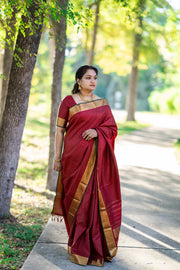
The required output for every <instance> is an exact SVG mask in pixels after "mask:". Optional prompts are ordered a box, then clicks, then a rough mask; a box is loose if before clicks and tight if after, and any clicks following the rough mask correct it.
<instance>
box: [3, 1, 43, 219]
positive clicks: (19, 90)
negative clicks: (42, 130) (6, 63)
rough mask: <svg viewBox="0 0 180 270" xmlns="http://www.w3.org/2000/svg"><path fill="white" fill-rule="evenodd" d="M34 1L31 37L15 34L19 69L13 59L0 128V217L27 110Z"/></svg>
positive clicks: (34, 53)
mask: <svg viewBox="0 0 180 270" xmlns="http://www.w3.org/2000/svg"><path fill="white" fill-rule="evenodd" d="M38 8H39V5H38V4H37V1H32V4H31V5H30V6H29V7H28V11H29V15H30V17H31V23H32V26H34V29H35V30H34V31H35V32H34V34H33V35H30V33H31V32H30V29H29V28H26V29H25V36H24V35H23V34H22V32H21V31H19V33H18V36H17V40H16V46H15V51H14V54H15V55H17V56H18V57H20V59H21V60H22V61H23V67H19V65H17V62H16V60H15V57H13V61H12V66H11V71H10V77H9V85H8V93H7V97H6V104H5V109H4V112H3V117H2V125H1V129H0V138H1V144H0V153H1V155H0V216H1V217H2V216H8V215H9V210H10V202H11V197H12V190H13V186H14V179H15V174H16V170H17V165H18V160H19V151H20V145H21V139H22V134H23V129H24V125H25V119H26V114H27V108H28V101H29V93H30V87H31V79H32V74H33V69H34V66H35V62H36V56H37V52H38V47H39V42H40V37H41V28H42V20H43V19H42V18H41V17H39V18H41V23H39V24H36V23H35V18H34V13H35V11H38ZM27 22H28V17H25V16H22V23H25V24H26V23H27Z"/></svg>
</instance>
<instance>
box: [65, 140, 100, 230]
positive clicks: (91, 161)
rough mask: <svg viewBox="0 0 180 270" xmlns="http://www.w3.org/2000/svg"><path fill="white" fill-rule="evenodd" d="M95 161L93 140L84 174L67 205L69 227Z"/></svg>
mask: <svg viewBox="0 0 180 270" xmlns="http://www.w3.org/2000/svg"><path fill="white" fill-rule="evenodd" d="M95 161H96V146H95V141H94V144H93V147H92V151H91V155H90V158H89V160H88V163H87V166H86V169H85V171H84V174H83V176H82V178H81V181H80V182H79V185H78V187H77V190H76V193H75V195H74V198H73V200H72V202H71V205H70V207H69V211H68V214H67V220H68V224H69V226H70V227H71V226H72V223H73V219H74V217H75V214H76V212H77V210H78V208H79V206H80V203H81V201H82V198H83V196H84V192H85V191H86V188H87V185H88V183H89V181H90V177H91V174H92V172H93V169H94V165H95Z"/></svg>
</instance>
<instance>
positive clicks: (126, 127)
mask: <svg viewBox="0 0 180 270" xmlns="http://www.w3.org/2000/svg"><path fill="white" fill-rule="evenodd" d="M117 126H118V135H123V134H126V133H129V132H132V131H135V130H139V129H143V128H147V127H149V126H150V125H149V124H146V123H139V122H136V121H128V122H122V123H117Z"/></svg>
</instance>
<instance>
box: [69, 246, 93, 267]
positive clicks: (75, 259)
mask: <svg viewBox="0 0 180 270" xmlns="http://www.w3.org/2000/svg"><path fill="white" fill-rule="evenodd" d="M68 254H69V255H71V262H73V263H77V264H81V265H87V263H88V260H89V258H87V257H83V256H80V255H77V254H71V247H70V246H68Z"/></svg>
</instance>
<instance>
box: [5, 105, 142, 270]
mask: <svg viewBox="0 0 180 270" xmlns="http://www.w3.org/2000/svg"><path fill="white" fill-rule="evenodd" d="M43 106H44V105H43V104H41V105H39V106H36V107H33V106H30V109H29V112H28V117H27V121H26V126H25V132H24V134H23V139H22V146H21V153H20V160H19V166H18V170H17V174H16V180H15V186H14V190H13V195H12V202H11V216H10V217H9V218H4V219H3V220H0V269H4V270H9V269H16V270H18V269H20V268H21V267H22V265H23V262H24V261H25V259H26V258H27V256H28V254H29V253H30V251H31V249H32V248H33V246H34V244H35V243H36V241H37V239H38V238H39V236H40V234H41V232H42V230H43V229H44V227H45V225H46V223H47V221H48V219H49V217H50V212H51V209H52V205H53V198H54V193H53V192H50V191H48V190H46V189H45V186H46V172H47V160H48V148H49V136H48V135H49V121H48V120H47V119H49V117H48V110H46V108H45V107H43ZM39 111H41V113H39ZM42 112H43V113H42ZM37 115H38V118H37ZM145 127H147V125H145V124H141V123H137V122H125V123H118V134H119V135H122V134H125V133H128V132H131V131H133V130H137V129H142V128H145Z"/></svg>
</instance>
